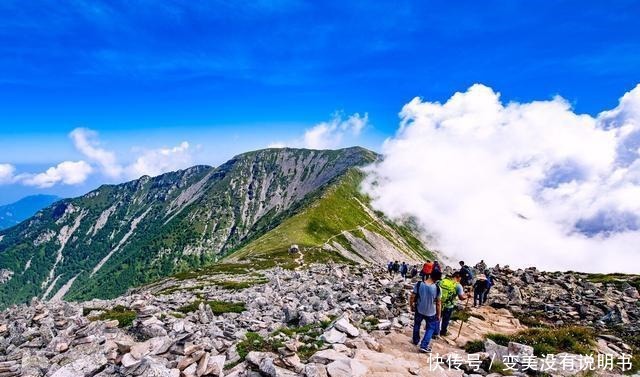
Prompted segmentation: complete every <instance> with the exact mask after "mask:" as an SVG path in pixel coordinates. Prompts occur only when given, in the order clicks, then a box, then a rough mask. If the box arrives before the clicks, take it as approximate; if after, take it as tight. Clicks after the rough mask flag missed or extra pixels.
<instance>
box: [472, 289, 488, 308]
mask: <svg viewBox="0 0 640 377" xmlns="http://www.w3.org/2000/svg"><path fill="white" fill-rule="evenodd" d="M485 293H486V291H485V290H484V289H483V290H479V289H476V290H474V291H473V306H478V305H482V304H484V301H485V298H484V294H485Z"/></svg>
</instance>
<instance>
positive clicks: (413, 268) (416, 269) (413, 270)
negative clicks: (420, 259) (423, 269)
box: [410, 266, 418, 279]
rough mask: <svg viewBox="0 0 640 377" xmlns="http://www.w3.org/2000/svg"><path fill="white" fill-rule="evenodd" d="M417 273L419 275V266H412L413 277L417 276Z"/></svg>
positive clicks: (411, 274)
mask: <svg viewBox="0 0 640 377" xmlns="http://www.w3.org/2000/svg"><path fill="white" fill-rule="evenodd" d="M416 275H418V267H416V266H413V267H411V273H410V276H411V279H413V278H414V277H416Z"/></svg>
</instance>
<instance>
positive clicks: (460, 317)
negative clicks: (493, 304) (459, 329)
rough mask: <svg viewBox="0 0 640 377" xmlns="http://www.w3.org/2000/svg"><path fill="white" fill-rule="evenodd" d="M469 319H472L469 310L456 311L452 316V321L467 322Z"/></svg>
mask: <svg viewBox="0 0 640 377" xmlns="http://www.w3.org/2000/svg"><path fill="white" fill-rule="evenodd" d="M469 317H471V312H470V311H468V310H454V311H453V314H452V315H451V320H452V321H462V322H467V321H468V320H469Z"/></svg>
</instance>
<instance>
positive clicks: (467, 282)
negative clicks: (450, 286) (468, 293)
mask: <svg viewBox="0 0 640 377" xmlns="http://www.w3.org/2000/svg"><path fill="white" fill-rule="evenodd" d="M460 276H461V278H462V280H460V284H462V286H463V287H469V286H471V284H472V283H473V271H471V267H469V266H467V265H466V264H465V263H464V261H462V260H461V261H460Z"/></svg>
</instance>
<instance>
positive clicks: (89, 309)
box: [82, 308, 104, 317]
mask: <svg viewBox="0 0 640 377" xmlns="http://www.w3.org/2000/svg"><path fill="white" fill-rule="evenodd" d="M103 310H104V309H100V308H82V315H83V316H85V317H86V316H87V315H89V313H91V312H92V311H100V312H101V311H103Z"/></svg>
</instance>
